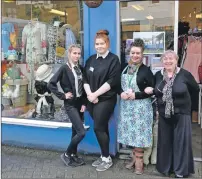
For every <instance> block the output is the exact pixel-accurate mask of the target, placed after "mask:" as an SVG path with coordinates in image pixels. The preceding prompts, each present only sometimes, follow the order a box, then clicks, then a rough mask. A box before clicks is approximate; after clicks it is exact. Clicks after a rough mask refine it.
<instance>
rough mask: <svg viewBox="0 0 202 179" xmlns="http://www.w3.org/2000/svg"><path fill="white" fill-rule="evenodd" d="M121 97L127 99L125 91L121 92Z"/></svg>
mask: <svg viewBox="0 0 202 179" xmlns="http://www.w3.org/2000/svg"><path fill="white" fill-rule="evenodd" d="M121 99H124V100H127V99H128V94H127V93H126V92H122V93H121Z"/></svg>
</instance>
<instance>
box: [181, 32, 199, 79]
mask: <svg viewBox="0 0 202 179" xmlns="http://www.w3.org/2000/svg"><path fill="white" fill-rule="evenodd" d="M201 62H202V38H201V37H193V36H189V37H188V47H187V57H186V59H185V62H184V67H183V68H184V69H186V70H188V71H189V72H190V73H191V74H192V75H193V76H194V78H195V79H196V81H197V83H199V74H198V67H199V65H200V63H201Z"/></svg>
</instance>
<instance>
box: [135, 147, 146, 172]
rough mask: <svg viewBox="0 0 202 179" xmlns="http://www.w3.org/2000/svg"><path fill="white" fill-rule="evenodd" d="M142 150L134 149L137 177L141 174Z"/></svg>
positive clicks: (142, 166) (142, 168) (142, 167)
mask: <svg viewBox="0 0 202 179" xmlns="http://www.w3.org/2000/svg"><path fill="white" fill-rule="evenodd" d="M143 156H144V150H143V149H142V148H136V149H135V173H136V174H137V175H141V174H143V171H144V163H143Z"/></svg>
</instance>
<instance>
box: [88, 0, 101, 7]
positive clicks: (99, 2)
mask: <svg viewBox="0 0 202 179" xmlns="http://www.w3.org/2000/svg"><path fill="white" fill-rule="evenodd" d="M102 2H103V0H97V1H89V0H87V1H84V3H85V4H86V5H87V6H88V7H89V8H97V7H99V6H100V5H101V4H102Z"/></svg>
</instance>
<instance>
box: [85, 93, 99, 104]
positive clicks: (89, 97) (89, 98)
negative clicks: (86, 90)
mask: <svg viewBox="0 0 202 179" xmlns="http://www.w3.org/2000/svg"><path fill="white" fill-rule="evenodd" d="M87 98H88V101H90V102H91V103H92V102H93V101H95V100H96V98H97V96H96V95H95V93H90V94H89V95H88V96H87Z"/></svg>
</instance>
